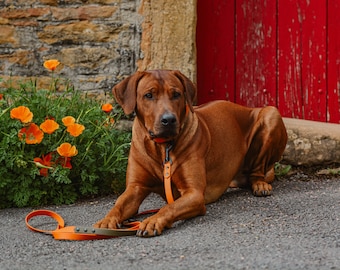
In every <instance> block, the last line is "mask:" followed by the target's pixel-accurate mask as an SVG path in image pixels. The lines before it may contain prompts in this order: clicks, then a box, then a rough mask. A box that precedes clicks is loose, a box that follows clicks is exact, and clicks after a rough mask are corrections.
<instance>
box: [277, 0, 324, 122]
mask: <svg viewBox="0 0 340 270" xmlns="http://www.w3.org/2000/svg"><path fill="white" fill-rule="evenodd" d="M278 52H279V53H278V65H279V67H278V70H279V74H278V92H279V108H280V109H281V111H282V112H283V114H284V116H286V117H293V118H303V119H310V120H319V121H325V120H326V4H325V2H324V1H318V0H278Z"/></svg>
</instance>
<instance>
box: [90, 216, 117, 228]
mask: <svg viewBox="0 0 340 270" xmlns="http://www.w3.org/2000/svg"><path fill="white" fill-rule="evenodd" d="M121 226H122V225H121V223H120V222H119V221H118V220H117V219H116V218H115V217H105V218H103V219H102V220H99V221H98V222H97V223H96V224H94V225H93V227H94V228H101V229H119V228H121Z"/></svg>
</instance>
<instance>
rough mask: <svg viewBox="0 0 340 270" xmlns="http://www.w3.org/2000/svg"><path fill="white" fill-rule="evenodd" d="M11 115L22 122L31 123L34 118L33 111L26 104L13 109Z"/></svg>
mask: <svg viewBox="0 0 340 270" xmlns="http://www.w3.org/2000/svg"><path fill="white" fill-rule="evenodd" d="M10 115H11V118H12V119H18V120H20V121H21V122H22V123H29V122H31V121H32V119H33V113H32V112H31V111H30V109H29V108H27V107H25V106H19V107H16V108H14V109H12V110H11V112H10Z"/></svg>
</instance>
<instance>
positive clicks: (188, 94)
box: [174, 70, 197, 112]
mask: <svg viewBox="0 0 340 270" xmlns="http://www.w3.org/2000/svg"><path fill="white" fill-rule="evenodd" d="M174 74H175V76H176V77H177V78H178V79H179V80H180V81H181V83H182V84H183V86H184V95H185V98H186V101H187V103H188V105H189V108H190V111H191V112H194V108H193V105H196V103H197V90H196V87H195V85H194V84H193V82H192V81H191V80H190V79H189V78H187V77H186V76H185V75H183V74H182V73H181V72H180V71H178V70H175V71H174Z"/></svg>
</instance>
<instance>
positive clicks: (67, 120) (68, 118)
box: [61, 116, 76, 127]
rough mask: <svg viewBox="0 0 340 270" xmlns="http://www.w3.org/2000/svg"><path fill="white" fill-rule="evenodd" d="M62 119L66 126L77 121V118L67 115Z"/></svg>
mask: <svg viewBox="0 0 340 270" xmlns="http://www.w3.org/2000/svg"><path fill="white" fill-rule="evenodd" d="M61 121H63V124H64V126H65V127H68V126H71V125H73V124H74V123H75V122H76V119H74V117H72V116H65V117H64V118H63V119H61Z"/></svg>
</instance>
